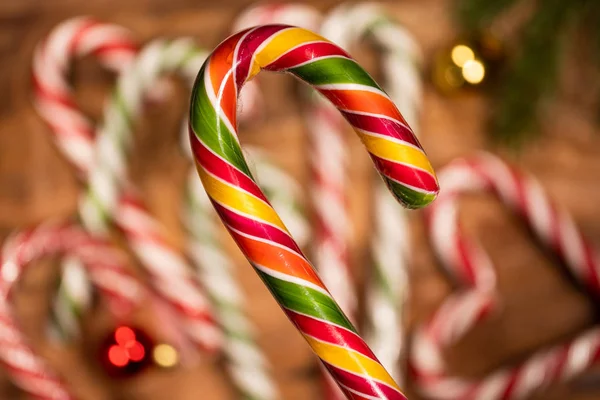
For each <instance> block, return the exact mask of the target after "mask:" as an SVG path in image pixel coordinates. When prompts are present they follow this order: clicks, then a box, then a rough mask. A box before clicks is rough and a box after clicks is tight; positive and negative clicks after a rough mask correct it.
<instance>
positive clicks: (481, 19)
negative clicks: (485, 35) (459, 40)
mask: <svg viewBox="0 0 600 400" xmlns="http://www.w3.org/2000/svg"><path fill="white" fill-rule="evenodd" d="M516 2H517V0H462V1H460V2H459V5H458V19H459V21H460V23H461V24H462V26H463V27H465V28H466V29H467V30H470V31H475V30H480V29H482V28H485V27H486V26H487V25H488V23H489V22H491V21H492V20H493V19H494V18H496V17H497V16H498V15H500V14H501V13H502V12H503V11H505V10H507V9H508V8H510V7H511V6H512V5H514V4H515V3H516Z"/></svg>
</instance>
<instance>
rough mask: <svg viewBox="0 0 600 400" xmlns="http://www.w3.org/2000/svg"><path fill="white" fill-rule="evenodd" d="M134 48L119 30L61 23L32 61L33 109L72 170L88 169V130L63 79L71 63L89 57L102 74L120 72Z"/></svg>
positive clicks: (85, 21) (82, 21)
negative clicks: (100, 66)
mask: <svg viewBox="0 0 600 400" xmlns="http://www.w3.org/2000/svg"><path fill="white" fill-rule="evenodd" d="M136 48H137V44H136V42H135V41H134V40H133V38H132V35H131V34H130V33H129V32H128V31H127V30H125V29H124V28H122V27H120V26H118V25H113V24H106V23H101V22H98V21H96V20H94V19H92V18H89V17H77V18H72V19H70V20H67V21H65V22H63V23H61V24H60V25H58V26H57V27H56V28H54V29H53V30H52V31H51V32H50V33H49V34H48V36H47V37H46V38H45V39H44V40H43V41H42V42H41V43H40V44H39V45H38V46H37V47H36V49H35V52H34V55H33V68H32V77H33V86H34V104H35V106H36V108H37V110H38V112H39V114H40V116H41V117H42V118H43V119H44V121H45V122H46V123H47V124H48V125H50V126H51V127H52V129H53V130H54V131H55V135H56V140H57V144H58V146H59V147H60V148H61V150H62V151H63V152H64V153H65V154H66V155H67V157H68V158H69V161H71V162H72V163H73V164H74V165H75V166H76V167H77V169H78V172H80V173H84V174H85V172H86V171H88V170H89V169H90V168H91V166H92V163H93V157H94V154H93V148H92V147H90V146H89V145H88V142H89V141H93V137H94V133H93V131H94V128H93V124H92V123H91V122H90V121H89V119H88V118H87V117H86V116H85V115H84V114H83V113H82V112H81V111H80V110H79V109H78V107H77V105H76V102H75V99H74V97H73V93H72V90H71V88H70V86H69V84H68V81H67V77H68V73H69V70H70V67H71V65H72V60H73V59H74V58H76V57H83V56H86V55H93V56H95V57H96V58H98V60H99V61H100V62H101V63H102V64H103V65H104V66H105V67H107V68H109V69H110V70H113V71H115V72H121V71H122V70H123V69H124V68H125V67H126V66H127V65H129V64H130V63H131V61H132V60H133V58H134V57H135V53H136Z"/></svg>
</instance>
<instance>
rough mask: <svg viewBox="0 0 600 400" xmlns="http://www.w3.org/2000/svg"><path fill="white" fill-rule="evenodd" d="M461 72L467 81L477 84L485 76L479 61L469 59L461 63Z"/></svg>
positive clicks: (483, 68)
mask: <svg viewBox="0 0 600 400" xmlns="http://www.w3.org/2000/svg"><path fill="white" fill-rule="evenodd" d="M462 74H463V77H464V78H465V80H466V81H467V82H469V83H471V84H478V83H480V82H481V81H483V78H484V77H485V67H484V66H483V64H482V63H481V61H478V60H469V61H467V62H466V63H465V65H463V68H462Z"/></svg>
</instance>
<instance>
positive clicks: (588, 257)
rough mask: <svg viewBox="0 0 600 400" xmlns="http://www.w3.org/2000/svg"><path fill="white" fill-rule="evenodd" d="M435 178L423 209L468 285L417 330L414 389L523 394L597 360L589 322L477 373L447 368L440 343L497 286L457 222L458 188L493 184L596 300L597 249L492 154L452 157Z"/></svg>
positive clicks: (462, 394) (447, 262) (473, 317)
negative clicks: (435, 193) (470, 376)
mask: <svg viewBox="0 0 600 400" xmlns="http://www.w3.org/2000/svg"><path fill="white" fill-rule="evenodd" d="M440 182H441V184H442V185H443V187H444V192H443V193H442V195H441V196H440V198H439V199H438V201H437V202H436V204H435V205H434V206H433V207H431V208H430V209H429V210H428V211H429V216H428V226H429V231H430V237H431V240H432V244H433V247H434V249H435V251H436V253H437V254H438V255H439V257H440V259H441V261H442V264H443V265H444V267H445V269H446V270H447V271H448V272H449V273H450V274H451V275H452V276H453V277H455V279H456V280H457V281H459V282H462V283H463V285H464V286H466V289H465V293H462V294H460V293H459V294H457V295H455V296H451V297H450V298H449V299H448V300H447V301H446V302H445V303H444V304H443V305H442V306H441V307H440V308H439V309H438V311H437V312H436V313H435V315H434V316H433V318H432V319H431V321H430V322H429V323H428V325H427V326H424V327H421V328H420V329H419V330H418V331H417V333H416V339H415V346H414V349H413V351H412V354H411V363H412V365H413V367H414V368H413V370H414V372H415V377H416V380H417V383H418V384H419V386H420V389H421V390H422V391H423V392H424V393H425V394H426V395H427V396H430V397H431V398H436V399H490V400H493V399H502V400H507V399H521V398H524V397H526V396H528V395H529V394H531V393H532V392H533V391H535V390H538V389H540V388H543V387H546V386H548V385H549V384H550V383H553V382H558V381H564V380H568V379H570V378H572V377H573V376H574V375H576V374H579V373H581V372H582V371H584V370H586V369H587V368H589V367H590V366H591V365H594V364H597V363H598V362H599V361H600V330H598V329H592V330H590V331H588V332H586V333H584V334H583V335H580V336H579V337H577V338H576V339H574V340H572V341H570V342H567V343H565V344H562V345H560V346H557V347H555V348H551V349H549V350H545V351H542V352H540V353H537V354H535V355H534V356H532V357H530V358H529V359H527V360H526V361H525V362H523V363H521V364H520V365H518V366H516V367H513V368H511V369H505V370H500V371H497V372H495V373H493V374H492V375H490V376H488V377H486V378H484V379H482V380H480V381H468V380H464V379H460V378H456V377H452V376H451V375H450V374H449V373H448V371H446V368H445V365H444V362H443V359H442V348H443V347H444V346H446V345H448V344H449V343H450V342H451V341H453V340H456V338H457V337H459V336H461V335H462V334H464V333H465V332H466V331H467V330H469V329H470V328H472V326H473V325H475V324H476V323H477V322H479V321H480V320H481V319H482V318H485V316H486V315H488V314H489V312H490V310H491V309H492V307H493V306H494V305H495V304H496V303H495V302H493V301H491V300H490V299H492V298H493V297H494V296H495V289H496V288H495V285H494V283H495V272H494V268H493V267H492V264H491V260H490V259H489V257H488V255H487V253H486V252H485V251H484V250H483V249H482V248H481V246H479V245H478V244H477V243H476V242H474V241H472V240H470V239H468V238H467V237H466V236H465V234H464V232H463V230H462V229H461V226H460V224H459V223H458V222H457V200H458V196H459V195H460V194H462V193H464V192H472V191H486V192H491V193H492V194H494V195H495V196H497V197H498V198H499V199H500V200H501V201H502V202H503V203H505V204H506V205H507V206H509V207H510V208H512V209H514V211H515V212H516V213H517V214H518V215H519V216H521V217H522V218H523V219H524V220H525V221H526V222H527V224H528V225H529V226H530V228H531V230H532V232H533V233H534V234H535V235H536V236H537V237H538V238H539V240H540V241H541V243H542V244H543V245H545V246H546V247H547V248H549V249H550V250H552V251H553V252H554V253H555V254H556V255H557V256H558V258H559V259H560V261H562V263H563V264H564V267H566V269H567V270H568V272H569V273H570V274H571V275H572V276H573V277H574V280H575V281H576V282H578V283H579V285H580V286H581V287H583V288H585V289H586V290H587V292H589V294H590V295H591V296H592V297H593V299H594V300H595V301H597V300H598V296H600V257H599V255H598V253H597V252H595V251H594V250H593V249H592V246H591V245H590V244H589V243H588V242H587V240H586V239H585V238H584V237H583V235H582V234H581V232H580V231H579V230H578V229H577V227H576V225H575V222H574V220H573V219H572V218H571V217H570V216H569V215H568V214H567V213H566V212H564V211H563V210H561V209H560V207H558V206H557V205H556V204H553V203H552V201H551V200H550V199H549V198H548V195H547V194H546V193H545V192H544V191H543V189H542V186H541V185H540V183H539V182H537V181H536V180H534V179H533V178H532V177H530V176H528V175H525V174H523V173H521V172H519V171H517V170H516V169H514V168H512V167H510V166H509V165H507V164H506V163H504V162H503V161H502V160H500V159H499V158H497V157H495V156H492V155H490V154H480V155H478V156H476V157H473V158H471V159H465V160H458V161H455V162H453V163H452V164H450V165H449V166H448V167H446V168H445V169H444V171H443V172H442V173H441V174H440ZM480 268H481V270H480ZM482 271H483V272H482Z"/></svg>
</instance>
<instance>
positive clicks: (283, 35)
mask: <svg viewBox="0 0 600 400" xmlns="http://www.w3.org/2000/svg"><path fill="white" fill-rule="evenodd" d="M315 41H324V42H329V41H328V40H327V39H325V38H323V37H322V36H319V35H317V34H316V33H312V32H310V31H307V30H305V29H301V28H290V29H285V30H282V31H280V32H278V33H276V34H275V35H273V37H272V38H271V39H270V40H269V41H268V43H267V44H266V45H265V46H264V47H263V48H262V49H260V50H259V51H258V52H257V53H256V54H255V55H254V61H253V63H252V67H251V69H250V70H251V72H250V76H249V77H248V79H250V78H252V77H253V76H254V75H256V74H258V73H259V72H260V69H261V68H262V67H264V66H265V65H269V64H271V63H272V62H273V61H275V60H277V59H278V58H279V57H281V56H282V55H283V54H285V53H287V52H288V51H290V50H291V49H293V48H294V47H297V46H299V45H301V44H303V43H309V42H315Z"/></svg>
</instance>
